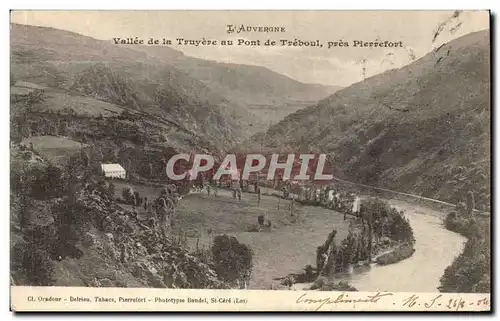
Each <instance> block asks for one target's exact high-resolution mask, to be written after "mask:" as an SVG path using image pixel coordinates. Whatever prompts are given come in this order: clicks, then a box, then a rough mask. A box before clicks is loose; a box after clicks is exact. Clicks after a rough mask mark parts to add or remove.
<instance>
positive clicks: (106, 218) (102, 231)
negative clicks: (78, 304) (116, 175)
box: [13, 182, 227, 288]
mask: <svg viewBox="0 0 500 321" xmlns="http://www.w3.org/2000/svg"><path fill="white" fill-rule="evenodd" d="M106 184H107V183H106V182H101V183H97V182H92V183H89V184H86V185H85V186H84V187H83V188H82V189H81V190H79V191H78V192H76V193H75V194H74V197H73V198H71V199H60V200H58V201H57V203H56V205H55V207H54V213H53V214H54V216H55V218H56V219H55V220H54V223H53V224H54V225H55V226H54V229H55V230H56V231H61V230H62V231H68V230H69V231H72V233H71V234H74V235H75V238H76V239H77V240H76V242H75V241H74V239H73V238H72V240H71V242H72V243H71V244H72V246H74V247H75V248H77V249H78V251H79V252H80V255H79V256H78V257H74V256H72V255H70V254H69V253H67V252H64V251H65V250H66V249H67V247H66V246H65V245H63V246H59V247H58V249H62V250H61V251H63V253H61V255H59V260H57V259H55V260H53V263H54V265H55V269H54V279H55V280H56V283H55V285H64V286H82V285H87V286H98V287H106V286H109V287H154V288H225V287H227V286H226V284H224V283H223V282H222V281H221V280H219V279H218V278H217V274H216V272H215V270H214V268H213V263H212V262H210V261H207V259H203V261H202V259H200V258H198V257H197V256H196V255H194V254H191V253H189V252H188V251H187V250H185V249H184V248H182V247H179V246H177V245H175V244H174V243H173V242H172V240H171V239H170V237H169V235H166V236H164V235H163V233H162V231H160V228H159V227H158V226H157V225H156V224H154V225H152V226H148V225H146V224H143V223H142V222H141V221H140V220H139V219H137V217H136V216H134V215H132V213H130V212H127V211H124V210H123V209H121V208H120V207H119V206H117V205H116V204H115V203H114V200H113V198H112V197H110V195H108V189H107V186H106ZM58 210H60V212H57V211H58ZM65 215H66V216H69V218H70V221H71V223H70V224H69V225H65V226H63V227H61V224H63V223H62V222H64V220H62V219H61V217H63V216H65ZM64 224H67V223H64ZM71 224H75V225H77V226H76V227H75V226H72V225H71ZM53 237H54V240H52V242H51V240H48V241H47V242H46V243H47V244H51V243H59V244H61V243H65V242H66V240H65V239H64V237H68V236H67V235H63V236H61V233H59V235H57V233H56V236H53ZM67 242H70V241H69V240H68V241H67ZM14 277H15V276H14ZM20 281H21V282H22V280H20ZM13 282H16V284H18V283H19V282H18V280H13ZM26 285H29V284H26Z"/></svg>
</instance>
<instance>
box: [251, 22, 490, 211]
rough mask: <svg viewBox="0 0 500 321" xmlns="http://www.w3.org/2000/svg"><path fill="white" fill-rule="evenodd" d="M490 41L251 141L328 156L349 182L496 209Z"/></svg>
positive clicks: (346, 92)
mask: <svg viewBox="0 0 500 321" xmlns="http://www.w3.org/2000/svg"><path fill="white" fill-rule="evenodd" d="M489 45H490V42H489V32H488V31H481V32H476V33H472V34H469V35H466V36H464V37H461V38H458V39H456V40H453V41H451V42H450V43H448V44H445V45H444V46H441V47H440V48H438V50H435V51H433V52H431V53H429V54H427V55H426V56H424V57H423V58H421V59H419V60H418V61H415V62H414V63H412V64H410V65H408V66H405V67H403V68H401V69H397V70H391V71H388V72H385V73H383V74H380V75H376V76H374V77H371V78H369V79H367V80H365V81H363V82H360V83H357V84H354V85H352V86H350V87H348V88H345V89H343V90H340V91H338V92H337V93H335V94H334V95H332V96H330V97H328V98H327V99H325V100H323V101H321V102H319V103H318V104H317V105H315V106H312V107H310V108H307V109H303V110H300V111H298V112H296V113H294V114H291V115H289V116H288V117H286V118H285V119H284V120H283V121H282V122H280V123H278V124H276V125H275V126H273V127H272V128H270V129H269V131H268V132H267V133H266V135H259V136H258V137H256V138H254V141H259V142H260V141H261V140H263V141H264V145H265V146H267V147H270V148H274V149H277V148H279V149H282V148H286V147H290V148H292V149H294V150H297V149H300V150H304V151H305V150H315V151H317V152H322V153H325V152H326V153H330V154H331V155H332V158H333V159H334V166H336V167H338V168H339V169H340V170H341V171H342V172H343V173H344V174H345V175H344V177H346V178H349V179H352V180H355V181H358V182H362V183H367V184H372V185H376V186H381V187H389V188H392V189H399V190H401V191H408V192H415V193H419V194H422V195H424V196H431V197H436V198H440V199H443V200H448V201H456V200H458V199H459V198H461V197H463V195H464V194H465V191H467V190H469V189H470V190H473V191H475V193H476V203H477V199H479V203H481V204H483V205H485V204H487V203H489V197H490V191H489V177H490V160H489V159H490V127H489V124H490V59H489V56H490V51H489Z"/></svg>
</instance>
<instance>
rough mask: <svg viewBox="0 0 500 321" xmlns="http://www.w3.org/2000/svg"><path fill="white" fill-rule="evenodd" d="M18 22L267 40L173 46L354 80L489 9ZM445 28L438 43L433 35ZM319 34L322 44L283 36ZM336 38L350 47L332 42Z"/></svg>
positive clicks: (24, 17) (20, 15)
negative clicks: (379, 44) (386, 44)
mask: <svg viewBox="0 0 500 321" xmlns="http://www.w3.org/2000/svg"><path fill="white" fill-rule="evenodd" d="M11 22H15V23H21V24H29V25H36V26H46V27H53V28H57V29H63V30H68V31H73V32H77V33H80V34H83V35H86V36H90V37H93V38H97V39H102V40H112V39H113V38H128V37H133V38H135V37H138V38H139V39H144V40H146V41H147V39H149V38H151V37H152V38H155V39H156V38H157V39H162V38H166V39H172V40H175V39H176V38H184V39H190V40H203V38H205V39H216V40H218V41H219V43H220V40H234V41H236V42H237V41H238V39H243V40H260V41H261V44H263V43H264V41H265V40H267V39H271V40H275V41H277V46H238V45H233V46H221V45H217V46H198V47H195V46H178V45H177V44H176V43H175V41H174V43H173V45H172V46H171V47H172V48H174V49H177V50H180V51H182V52H184V53H185V54H186V55H188V56H193V57H197V58H201V59H207V60H215V61H220V62H229V63H239V64H249V65H258V66H263V67H267V68H269V69H271V70H273V71H276V72H278V73H281V74H284V75H286V76H289V77H291V78H293V79H296V80H298V81H301V82H306V83H318V84H325V85H334V86H347V85H350V84H352V83H355V82H358V81H361V80H363V78H365V77H369V76H372V75H375V74H378V73H381V72H384V71H386V70H388V69H392V68H399V67H401V66H404V65H406V64H408V63H411V62H412V61H413V60H415V59H418V58H420V57H422V56H423V55H425V54H426V53H428V52H430V51H431V50H432V49H433V48H436V47H438V46H439V45H441V44H442V43H444V42H448V41H450V40H452V39H454V38H458V37H460V36H463V35H465V34H468V33H471V32H475V31H479V30H484V29H489V15H488V12H487V11H462V12H460V14H458V16H456V14H455V16H454V12H453V11H12V12H11ZM230 24H231V25H235V27H236V29H238V28H239V27H240V26H241V25H243V26H245V27H258V26H262V27H267V26H270V27H284V28H285V32H282V33H267V34H266V33H256V32H241V33H232V34H228V33H227V25H230ZM437 30H441V32H440V33H439V36H438V37H437V38H436V39H435V40H434V41H433V39H434V34H435V33H436V31H437ZM281 39H284V40H291V41H293V40H295V39H299V40H302V41H314V40H320V42H321V43H322V44H323V45H324V46H323V48H318V47H293V46H291V47H286V46H281V43H280V42H279V41H280V40H281ZM355 40H359V41H366V42H373V41H378V40H380V41H391V42H394V43H396V42H402V45H403V46H402V47H400V48H399V47H398V48H365V47H361V48H360V47H357V48H355V47H353V46H352V44H353V41H355ZM329 41H331V42H334V41H345V42H348V43H349V45H350V46H349V47H336V48H330V49H328V48H327V43H328V42H329Z"/></svg>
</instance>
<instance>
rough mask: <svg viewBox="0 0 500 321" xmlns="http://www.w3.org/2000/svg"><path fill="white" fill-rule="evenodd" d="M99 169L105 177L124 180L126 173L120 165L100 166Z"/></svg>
mask: <svg viewBox="0 0 500 321" xmlns="http://www.w3.org/2000/svg"><path fill="white" fill-rule="evenodd" d="M101 169H102V172H103V173H104V176H105V177H112V178H123V179H125V177H126V176H127V172H126V171H125V169H124V168H123V167H122V166H121V165H120V164H101Z"/></svg>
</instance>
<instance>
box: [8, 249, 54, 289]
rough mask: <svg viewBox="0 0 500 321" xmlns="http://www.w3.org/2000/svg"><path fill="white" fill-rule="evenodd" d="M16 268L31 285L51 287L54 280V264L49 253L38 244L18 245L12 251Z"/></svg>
mask: <svg viewBox="0 0 500 321" xmlns="http://www.w3.org/2000/svg"><path fill="white" fill-rule="evenodd" d="M12 253H13V255H14V258H13V262H14V268H16V269H17V270H21V271H23V272H24V274H25V275H26V279H27V280H28V283H29V285H32V286H50V285H53V284H54V283H55V280H54V278H53V274H54V263H53V262H52V261H51V260H50V255H49V253H48V252H47V251H46V250H45V249H43V248H42V247H41V246H39V245H37V244H22V243H19V244H16V246H15V247H14V249H13V251H12Z"/></svg>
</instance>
